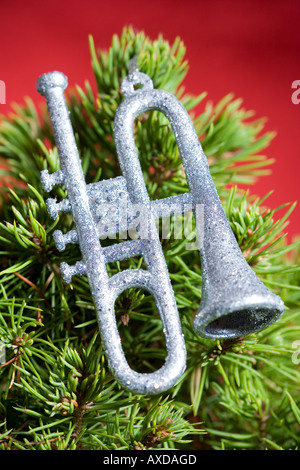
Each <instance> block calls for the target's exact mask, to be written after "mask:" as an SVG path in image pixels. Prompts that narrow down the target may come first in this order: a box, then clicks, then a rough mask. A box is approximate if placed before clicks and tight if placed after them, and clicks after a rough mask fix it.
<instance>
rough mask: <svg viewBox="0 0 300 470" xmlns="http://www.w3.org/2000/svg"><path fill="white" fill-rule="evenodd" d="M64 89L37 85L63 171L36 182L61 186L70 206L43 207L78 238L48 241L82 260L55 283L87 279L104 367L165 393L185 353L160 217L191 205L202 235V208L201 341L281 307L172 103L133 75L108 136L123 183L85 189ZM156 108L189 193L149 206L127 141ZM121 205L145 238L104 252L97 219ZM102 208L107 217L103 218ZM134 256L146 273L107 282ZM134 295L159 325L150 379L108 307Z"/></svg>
mask: <svg viewBox="0 0 300 470" xmlns="http://www.w3.org/2000/svg"><path fill="white" fill-rule="evenodd" d="M137 86H139V87H137ZM66 87H67V78H66V76H65V75H64V74H62V73H60V72H51V73H47V74H44V75H42V76H41V77H39V79H38V82H37V90H38V91H39V93H40V94H42V95H43V96H45V98H46V101H47V106H48V111H49V115H50V119H51V122H52V127H53V132H54V138H55V142H56V145H57V149H58V153H59V158H60V162H61V170H59V171H57V172H55V173H53V174H49V173H48V171H47V170H44V171H42V173H41V180H42V183H43V187H44V189H45V191H50V190H51V189H52V186H53V185H55V184H64V185H65V187H66V189H67V193H68V198H67V199H64V200H62V201H61V202H56V200H54V199H48V200H47V206H48V211H49V213H50V215H51V216H52V217H53V218H56V217H57V216H58V213H59V212H60V211H65V212H71V213H72V216H73V219H74V222H75V226H76V230H72V231H70V232H68V233H66V234H63V233H62V232H61V231H59V230H57V231H55V232H54V239H55V242H56V246H57V248H58V250H60V251H63V250H64V249H65V246H66V244H68V243H78V244H79V246H80V250H81V253H82V260H81V261H78V262H77V263H75V265H73V266H69V265H68V264H67V263H65V262H63V263H62V264H61V272H62V276H63V278H64V280H65V281H66V282H67V283H69V282H71V279H72V276H74V275H82V274H85V275H86V276H87V278H88V282H89V285H90V289H91V292H92V295H93V298H94V303H95V307H96V312H97V318H98V322H99V328H100V331H101V335H102V339H103V343H104V346H105V349H106V354H107V357H108V361H109V365H110V367H111V369H112V371H113V373H114V375H115V377H116V378H117V380H118V381H119V382H120V383H121V384H122V385H123V386H124V387H125V388H127V389H129V390H131V391H133V392H135V393H139V394H146V395H154V394H157V393H162V392H164V391H166V390H168V389H169V388H171V387H172V386H173V385H174V384H175V383H176V382H177V381H178V380H179V379H180V377H181V376H182V374H183V372H184V369H185V366H186V349H185V342H184V337H183V334H182V330H181V325H180V320H179V315H178V310H177V305H176V301H175V297H174V293H173V289H172V286H171V282H170V279H169V275H168V270H167V266H166V262H165V259H164V255H163V252H162V248H161V244H160V240H159V235H158V232H157V228H156V218H157V217H164V216H167V215H168V214H174V213H184V212H185V210H190V208H191V207H192V208H193V211H194V215H195V217H196V226H197V229H199V220H197V218H198V212H197V207H198V206H201V205H202V207H203V205H204V227H202V229H204V236H203V242H202V243H201V246H199V249H200V256H201V267H202V276H203V286H202V300H201V304H200V309H199V312H198V314H197V315H196V318H195V321H194V328H195V330H196V332H197V333H198V334H199V335H201V336H203V337H205V338H210V339H217V338H224V339H225V338H235V337H239V336H243V335H246V334H248V333H251V332H254V331H258V330H260V329H262V328H264V327H266V326H268V325H270V324H271V323H273V322H274V321H275V320H277V319H278V318H279V317H280V315H281V314H282V313H283V311H284V304H283V302H282V300H281V299H280V297H278V296H277V295H275V294H273V293H272V292H271V291H270V290H269V289H267V287H266V286H265V285H264V284H263V283H262V282H261V281H260V280H259V279H258V278H257V277H256V275H255V273H254V271H253V270H252V269H251V268H250V266H249V265H248V264H247V262H246V260H245V258H244V256H243V254H242V252H241V250H240V248H239V246H238V244H237V242H236V239H235V237H234V235H233V233H232V230H231V228H230V225H229V222H228V220H227V218H226V216H225V213H224V211H223V208H222V205H221V202H220V200H219V197H218V194H217V191H216V188H215V186H214V183H213V180H212V178H211V175H210V172H209V167H208V163H207V159H206V157H205V154H204V152H203V150H202V148H201V145H200V143H199V139H198V137H197V134H196V132H195V130H194V128H193V125H192V122H191V120H190V117H189V115H188V113H187V112H186V110H185V108H184V106H183V105H182V104H181V103H180V102H179V101H178V100H177V99H176V98H175V96H173V95H171V94H170V93H167V92H166V91H163V90H156V89H153V83H152V81H151V79H150V78H149V77H148V76H147V75H145V74H143V73H141V72H139V71H138V70H137V69H134V70H132V71H131V73H129V75H128V76H127V77H126V78H125V79H124V80H123V82H122V86H121V89H122V92H123V94H124V95H125V100H124V101H123V102H122V103H121V105H120V106H119V108H118V110H117V112H116V116H115V120H114V138H115V143H116V149H117V155H118V159H119V163H120V166H121V170H122V174H123V176H120V177H116V178H112V179H109V180H102V181H99V182H98V183H92V184H86V183H85V179H84V176H83V172H82V167H81V162H80V158H79V154H78V149H77V146H76V142H75V138H74V134H73V130H72V125H71V122H70V118H69V111H68V109H67V106H66V102H65V99H64V90H65V89H66ZM153 109H155V110H158V111H161V112H162V113H163V114H165V116H166V117H167V118H168V120H169V122H170V124H171V126H172V128H173V131H174V134H175V138H176V142H177V145H178V148H179V152H180V155H181V158H182V162H183V166H184V170H185V173H186V177H187V182H188V186H189V190H190V191H189V192H188V193H185V194H182V195H180V196H172V197H168V198H165V199H161V200H156V201H150V198H149V196H148V193H147V190H146V185H145V182H144V178H143V174H142V170H141V167H140V163H139V158H138V153H137V149H136V146H135V141H134V136H133V124H134V120H135V119H136V118H137V117H138V116H139V115H140V114H142V113H144V112H146V111H149V110H153ZM122 198H124V199H125V200H126V201H127V208H132V207H134V206H135V205H137V206H138V207H145V208H146V209H147V210H146V213H147V217H146V219H147V224H146V225H147V231H146V234H145V233H142V231H141V230H138V231H137V238H135V239H131V240H128V241H124V242H122V243H115V244H113V245H111V246H108V247H102V246H101V243H100V238H101V236H102V235H105V233H106V234H107V233H108V232H107V229H106V227H105V225H103V218H104V220H105V217H109V212H111V208H113V210H112V212H113V218H116V217H117V215H116V214H117V213H118V211H119V205H120V200H121V199H122ZM107 204H108V205H109V207H110V211H109V210H108V211H106V212H105V211H104V212H103V211H102V212H101V209H102V208H103V207H105V206H106V205H107ZM174 207H175V208H176V209H174ZM114 208H115V210H114ZM178 208H179V209H178ZM187 208H188V209H187ZM99 209H100V211H99ZM156 209H159V210H156ZM129 212H130V211H129ZM99 213H100V215H99ZM103 214H104V215H103ZM110 215H111V214H110ZM134 219H135V218H134V216H132V217H130V216H126V218H125V219H124V218H123V220H121V221H119V225H118V231H119V232H121V231H123V230H127V229H129V228H130V227H132V226H133V225H134V222H135V220H134ZM100 222H102V224H100ZM99 227H100V228H99ZM101 227H102V228H101ZM137 255H142V256H143V259H144V262H145V264H146V267H147V269H146V270H143V269H130V270H129V269H128V270H124V271H121V272H119V273H117V274H115V275H114V276H112V277H109V276H108V273H107V270H106V264H107V263H110V262H113V261H117V260H123V259H126V258H131V257H133V256H137ZM131 287H139V288H143V289H145V290H147V291H149V292H150V293H151V294H152V295H153V297H154V298H155V300H156V304H157V307H158V310H159V314H160V318H161V321H162V325H163V331H164V334H165V339H166V348H167V356H166V359H165V364H164V365H163V366H162V367H161V368H160V369H159V370H157V371H155V372H153V373H148V374H145V373H138V372H136V371H134V370H132V369H131V368H130V366H129V365H128V363H127V360H126V358H125V355H124V352H123V350H122V346H121V340H120V336H119V333H118V329H117V324H116V319H115V313H114V303H115V300H116V298H117V297H118V295H119V294H120V293H121V292H122V291H124V290H125V289H128V288H131Z"/></svg>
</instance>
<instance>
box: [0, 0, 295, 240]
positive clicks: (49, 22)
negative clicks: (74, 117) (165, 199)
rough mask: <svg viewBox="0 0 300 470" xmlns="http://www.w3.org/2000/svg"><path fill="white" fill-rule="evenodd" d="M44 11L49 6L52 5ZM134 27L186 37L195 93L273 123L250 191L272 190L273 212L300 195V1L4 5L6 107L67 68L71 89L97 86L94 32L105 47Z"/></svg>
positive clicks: (1, 41) (0, 17)
mask: <svg viewBox="0 0 300 470" xmlns="http://www.w3.org/2000/svg"><path fill="white" fill-rule="evenodd" d="M46 5H47V6H46ZM125 25H132V26H133V27H134V28H135V29H137V30H144V31H145V32H146V34H147V35H149V36H150V37H151V38H153V39H155V38H156V36H157V35H158V34H159V33H162V34H163V35H164V37H165V38H166V39H168V40H170V41H173V40H174V38H175V37H176V36H177V35H179V36H180V37H181V38H182V39H183V41H184V43H185V45H186V46H187V55H186V57H187V59H188V60H189V64H190V71H189V73H188V76H187V78H186V80H185V85H186V89H187V91H188V92H190V93H194V94H199V93H200V92H202V91H204V90H205V91H207V92H208V97H209V99H210V100H212V101H213V102H214V103H216V102H217V101H218V100H219V99H221V98H222V97H223V96H224V95H226V94H227V93H229V92H233V93H234V94H235V96H236V97H242V98H243V99H244V106H245V107H246V108H247V109H254V110H255V111H256V117H257V118H258V117H263V116H267V117H268V123H267V129H269V130H275V131H276V132H277V137H276V138H275V140H274V141H273V142H272V144H271V146H270V147H269V148H268V149H267V150H266V151H265V153H266V154H267V155H268V156H269V157H274V158H275V159H276V163H275V164H274V165H273V166H272V175H271V176H265V177H262V178H261V179H260V180H259V181H258V183H257V184H256V185H255V187H254V188H253V189H252V192H255V193H256V194H258V195H261V196H262V195H264V194H265V193H266V192H268V191H269V190H271V189H274V194H273V195H272V196H271V198H270V199H269V200H268V201H269V205H270V206H271V207H275V206H278V205H280V204H282V203H285V202H290V201H295V200H297V199H298V198H299V182H298V174H299V168H300V163H299V156H300V152H299V149H300V143H299V140H298V132H299V122H300V119H299V118H300V104H299V105H295V104H293V103H292V101H291V95H292V92H293V90H292V88H291V84H292V82H293V81H294V80H297V79H300V70H299V68H300V60H299V53H300V32H299V30H300V28H299V27H300V2H299V1H298V2H297V1H293V0H287V1H284V0H282V1H279V0H272V1H269V0H242V1H241V0H217V1H215V0H212V1H208V0H205V1H202V0H199V1H196V0H184V1H182V0H152V1H149V2H146V1H144V0H139V1H138V0H132V1H130V0H128V1H121V0H110V1H104V0H100V1H97V0H85V1H84V2H79V1H74V0H73V1H71V0H51V2H46V1H40V0H33V1H30V0H28V1H24V0H22V1H21V0H11V1H6V2H4V1H3V0H0V28H1V30H0V47H1V55H0V79H1V80H4V81H5V83H6V87H7V98H6V100H7V104H6V105H4V104H2V105H0V113H4V114H6V113H8V112H9V109H10V107H9V103H11V102H17V103H22V102H23V97H24V96H25V95H29V96H31V97H32V98H33V99H34V101H35V102H36V103H38V102H39V101H40V100H41V97H40V96H39V95H38V94H37V92H36V91H35V83H36V79H37V77H38V76H39V75H41V74H42V73H44V72H48V71H51V70H61V71H63V72H64V73H65V74H66V75H68V77H69V83H70V85H75V84H79V85H83V83H84V80H85V79H86V78H88V79H89V80H90V81H91V82H92V84H93V85H94V83H93V77H92V72H91V68H90V56H89V50H88V34H92V35H93V36H94V39H95V43H96V46H97V47H101V48H107V47H108V46H109V45H110V42H111V36H112V35H113V34H114V33H118V34H120V33H121V31H122V28H123V26H125ZM299 211H300V209H299V208H296V210H295V212H294V213H293V215H292V216H291V217H290V220H291V223H290V226H289V228H288V231H289V240H290V241H291V239H292V236H293V235H294V234H296V233H300V224H299V222H298V220H299Z"/></svg>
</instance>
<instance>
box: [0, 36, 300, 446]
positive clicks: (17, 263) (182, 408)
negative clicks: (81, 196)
mask: <svg viewBox="0 0 300 470" xmlns="http://www.w3.org/2000/svg"><path fill="white" fill-rule="evenodd" d="M90 48H91V56H92V67H93V71H94V76H95V84H96V86H95V90H93V88H92V87H91V86H90V85H89V83H88V82H87V83H86V84H85V87H84V89H82V88H80V87H77V92H76V93H75V92H74V91H72V90H71V91H69V92H68V95H67V104H68V109H69V111H70V119H71V122H72V128H73V130H74V135H75V140H76V146H77V148H78V150H79V155H80V159H81V163H82V171H83V175H84V179H85V182H86V185H87V187H89V188H90V190H91V195H93V191H92V188H93V184H95V185H96V186H94V190H95V196H99V192H98V191H97V190H96V188H97V185H98V182H99V181H100V180H101V182H103V188H104V185H105V184H106V183H105V181H107V180H108V181H109V180H110V179H111V178H116V177H121V176H120V175H121V171H120V168H119V166H118V158H117V152H116V145H115V141H114V139H113V122H114V119H115V116H116V112H117V109H118V107H119V106H120V105H121V106H122V104H121V103H122V102H124V103H125V102H126V100H127V98H126V97H125V99H124V96H123V94H122V93H121V92H120V84H121V83H120V81H119V78H121V79H122V78H125V77H126V76H127V73H128V63H129V62H130V59H131V58H133V57H134V56H135V55H136V54H137V53H139V56H138V68H139V70H140V71H141V72H142V73H145V74H146V75H148V76H149V77H151V80H152V81H153V85H154V89H155V90H160V89H162V90H166V91H168V92H169V93H171V94H172V95H175V96H176V97H177V99H179V100H180V101H181V103H182V104H183V105H184V107H185V109H186V110H187V111H188V112H189V114H190V116H191V117H192V121H193V126H194V128H195V131H196V133H197V136H198V138H199V139H200V141H201V146H202V147H203V150H204V152H205V154H206V155H207V159H208V163H209V171H210V173H211V175H212V178H213V181H214V184H215V186H216V189H217V191H218V194H219V196H220V200H221V202H222V206H223V208H224V212H225V214H226V217H227V218H228V221H229V224H230V227H231V229H232V231H233V234H234V237H235V239H236V240H237V243H238V245H239V247H240V249H241V251H242V253H243V256H244V258H245V260H246V262H247V264H249V266H250V267H251V269H252V270H253V271H254V272H255V274H256V275H257V276H258V277H259V279H260V280H261V281H263V283H264V284H265V285H266V286H267V287H268V288H269V289H271V290H272V291H273V292H274V293H275V294H277V295H280V297H281V298H282V300H283V301H284V304H285V306H286V311H285V312H284V314H283V315H282V317H281V318H280V319H279V320H278V321H276V322H275V323H273V324H272V325H270V326H268V327H267V328H264V329H262V330H260V331H258V330H257V331H255V332H254V333H251V334H247V335H246V334H245V335H244V336H241V337H236V338H230V337H229V338H228V337H227V338H221V339H218V340H214V339H211V338H207V337H203V336H201V335H199V334H198V333H197V332H196V331H195V330H194V329H193V319H194V318H195V315H197V312H198V311H199V304H200V301H203V296H204V294H202V291H201V286H202V285H203V278H202V276H203V272H202V270H201V264H200V257H199V252H198V251H197V250H193V251H192V250H189V249H187V248H186V239H180V238H176V237H175V236H174V230H175V223H174V221H171V224H170V237H169V238H163V237H162V239H161V243H162V250H163V254H164V258H165V262H166V265H167V267H168V273H169V276H170V279H171V282H172V288H173V291H174V296H175V300H176V304H177V308H178V312H179V317H180V323H181V329H182V332H183V333H184V340H185V345H186V351H187V361H186V362H187V368H186V370H185V372H184V373H183V375H182V377H181V378H180V379H179V381H178V382H177V384H176V385H175V386H173V387H172V388H171V389H170V390H168V392H167V393H164V392H162V391H160V394H158V395H157V396H151V395H150V396H145V395H142V394H136V393H132V392H131V391H128V390H127V389H126V388H125V387H122V386H120V385H119V382H118V381H117V380H116V379H115V376H114V375H113V374H111V372H110V369H109V367H108V362H107V358H106V355H105V348H104V345H103V342H102V340H101V338H100V335H99V329H98V325H97V318H96V313H95V306H94V302H93V295H92V293H91V292H90V287H89V284H88V279H87V276H76V277H74V278H73V281H72V283H71V284H69V285H66V284H65V282H64V281H63V279H62V276H61V271H60V269H59V266H60V264H61V263H62V262H65V263H67V264H68V265H70V266H72V265H74V264H76V262H77V261H78V260H80V259H81V257H82V254H81V253H80V249H79V244H78V243H77V234H76V232H77V227H76V226H75V224H74V219H73V215H72V214H70V213H68V212H63V211H62V212H61V213H60V215H59V218H57V219H55V220H54V221H53V219H51V217H50V216H49V213H48V208H47V206H46V204H45V199H44V196H45V194H44V190H43V189H42V186H41V181H40V172H41V171H42V170H46V169H47V170H48V172H49V178H51V174H55V175H56V176H55V177H54V178H55V181H56V182H58V183H59V182H62V181H63V179H62V177H63V174H60V173H56V171H59V170H60V169H61V163H60V159H59V155H58V152H57V147H56V145H55V142H54V139H53V130H52V128H51V123H50V122H49V118H48V112H47V111H46V110H45V112H44V113H42V115H40V113H38V112H37V111H36V108H35V106H34V105H33V104H32V102H31V101H30V100H27V101H26V104H25V105H23V106H19V107H15V109H14V114H13V115H12V116H10V117H7V118H2V121H1V130H0V155H1V157H2V160H1V164H3V165H6V169H5V168H4V169H2V170H1V174H2V182H5V185H4V186H3V187H2V188H1V205H0V211H1V221H2V222H1V223H0V237H1V259H0V260H1V277H0V284H1V286H0V287H1V292H2V298H1V299H0V306H1V308H0V321H1V323H0V340H1V341H2V345H4V347H5V355H3V357H4V356H5V359H3V361H4V362H3V363H2V364H0V366H1V367H0V381H1V389H0V390H1V392H0V394H1V395H0V403H1V406H0V422H1V427H0V448H1V449H43V450H46V449H47V450H49V449H68V450H72V449H106V450H129V449H139V450H141V449H153V448H157V449H161V448H163V449H188V450H194V449H260V450H263V449H296V448H297V447H298V446H299V442H298V441H299V438H298V434H299V433H298V422H299V413H300V407H299V406H300V401H299V396H300V395H299V383H300V371H299V365H298V363H297V361H298V356H299V354H298V351H297V341H298V340H299V325H300V324H299V318H300V317H299V301H300V296H299V287H298V286H299V244H298V243H296V242H295V243H294V244H293V245H287V243H286V241H285V239H284V230H285V227H286V223H287V219H288V217H289V215H290V213H291V211H292V210H293V207H294V205H293V204H289V205H287V206H286V209H284V206H283V207H281V208H277V209H274V210H269V209H265V206H266V197H267V196H266V197H264V198H262V199H258V198H255V197H254V196H252V195H251V194H250V193H249V192H248V191H247V192H246V191H244V190H243V189H242V187H239V185H240V184H243V185H245V184H246V185H247V186H250V185H251V183H252V182H253V181H254V180H255V178H257V177H258V176H263V174H264V172H265V171H266V167H268V165H269V163H270V161H269V160H267V159H266V157H264V156H263V149H264V148H265V147H266V146H267V145H268V143H269V142H270V140H271V139H272V138H273V134H272V133H266V132H263V125H264V121H263V120H251V119H250V117H251V114H249V112H248V111H246V110H244V109H243V108H242V107H241V101H240V100H238V99H234V98H233V97H232V95H229V96H227V97H225V98H224V99H223V100H222V101H221V102H220V103H217V104H216V105H215V106H213V105H212V104H211V103H210V102H208V103H207V104H206V105H204V103H203V99H204V97H205V95H204V94H203V93H202V94H201V95H199V96H198V97H193V96H190V95H188V94H186V93H185V92H184V90H183V89H182V88H181V87H180V85H181V83H182V80H183V78H184V76H185V74H186V71H187V64H186V62H184V60H183V57H184V52H185V49H184V46H183V44H182V42H180V40H176V41H175V43H174V44H172V45H170V44H169V43H168V42H167V41H165V40H163V38H161V37H160V38H158V39H157V40H156V41H151V40H150V39H149V38H147V37H146V36H145V35H144V33H139V34H135V33H134V32H133V31H132V30H131V29H125V30H124V32H123V33H122V35H121V37H120V38H119V37H116V36H115V37H114V38H113V41H112V45H111V47H110V49H109V51H107V52H103V51H96V50H95V47H94V44H93V41H92V39H90ZM154 64H155V66H154ZM137 88H138V87H137ZM129 98H130V97H128V99H129ZM201 101H202V103H201ZM199 103H201V104H200V106H199V108H197V110H196V105H198V104H199ZM133 131H134V137H135V142H136V148H137V152H138V154H139V160H140V164H141V168H142V172H143V177H144V180H145V182H146V186H147V192H148V194H149V197H150V199H151V201H152V202H154V201H157V200H163V199H165V198H167V197H173V196H181V195H182V194H183V193H188V192H189V191H190V190H191V188H190V187H188V186H187V183H186V178H185V174H184V171H183V169H182V161H183V160H182V159H181V158H180V156H179V150H178V147H177V145H176V141H175V137H176V136H175V135H174V132H173V130H172V129H171V127H170V125H169V121H168V119H167V117H166V116H164V114H163V113H161V112H158V111H156V110H151V111H149V113H148V115H147V116H146V115H145V113H143V114H142V115H140V116H139V117H138V118H137V119H136V121H135V124H134V128H133ZM43 174H44V176H46V175H47V172H46V173H43ZM8 177H9V178H10V180H8V179H7V178H8ZM49 178H47V177H46V178H45V180H47V179H48V181H49V183H51V181H50V180H49ZM121 178H122V177H121ZM121 181H122V180H121ZM227 183H230V187H229V186H228V185H227ZM12 184H13V189H11V188H10V187H11V185H12ZM234 185H237V186H236V187H235V186H234ZM108 188H109V186H108ZM123 189H124V186H123V185H122V184H121V191H123ZM112 195H113V192H112ZM52 197H56V199H57V202H56V203H59V204H60V203H62V206H63V207H64V204H65V203H64V202H63V200H64V199H68V198H69V193H68V194H67V191H66V190H65V188H64V187H63V186H62V185H60V184H58V185H55V186H53V189H52ZM113 202H114V200H113ZM186 202H187V203H189V202H190V201H189V200H186ZM49 206H51V203H50V204H49ZM54 207H56V206H54ZM279 209H280V210H281V212H284V213H283V214H281V213H280V212H278V214H279V216H277V218H276V220H275V214H276V215H277V213H276V211H279ZM107 214H108V215H109V213H107ZM97 215H98V217H99V220H100V218H101V217H102V215H103V214H102V213H99V214H97ZM104 215H105V214H104ZM185 216H186V214H185V215H183V216H181V217H183V218H184V217H185ZM108 219H109V217H108ZM108 219H107V220H108ZM101 220H102V219H101ZM97 225H98V224H97ZM58 229H60V230H61V231H62V232H59V231H57V230H58ZM74 230H76V232H75V231H74ZM193 231H194V232H193V233H196V226H195V225H193ZM104 232H105V230H104ZM54 233H55V234H56V235H55V238H56V243H57V246H56V244H55V243H54V237H53V235H54ZM107 233H108V232H107ZM102 235H105V233H102ZM130 241H135V242H136V243H138V240H130ZM72 242H73V243H72ZM116 242H118V244H120V245H124V244H125V243H127V242H121V240H119V239H117V240H115V239H109V237H107V239H103V241H102V239H101V246H102V247H103V251H105V250H107V251H106V253H109V251H110V250H111V246H113V245H114V244H116ZM119 242H120V243H119ZM64 247H65V250H64V251H63V252H61V251H60V250H62V249H63V248H64ZM288 252H289V257H287V256H286V254H287V253H288ZM82 267H83V268H84V266H82ZM106 268H107V272H108V275H109V277H110V278H111V279H113V276H115V275H117V273H121V272H122V271H124V270H126V269H131V270H133V271H134V270H136V269H144V266H143V261H142V259H141V257H140V256H139V255H137V256H135V257H134V258H128V259H123V260H121V261H111V262H109V263H108V264H107V265H106ZM69 274H72V272H70V273H69ZM201 297H202V299H201ZM115 318H116V322H117V326H118V331H119V334H120V338H121V341H122V349H123V351H124V355H125V357H126V359H127V361H128V364H129V366H130V367H131V369H133V370H134V371H137V372H138V373H140V374H152V373H154V372H155V371H158V370H159V369H160V368H161V367H162V366H163V364H164V363H165V360H166V358H165V351H166V349H167V348H166V344H165V336H164V332H163V331H162V330H163V326H164V325H162V321H161V318H160V316H159V314H158V312H157V311H156V308H155V299H153V296H152V295H149V294H148V292H147V291H145V290H144V289H138V288H137V287H135V288H129V289H126V290H125V291H123V292H122V293H121V294H120V295H119V297H118V298H117V299H116V302H115ZM201 334H202V333H201ZM298 349H299V347H298ZM1 357H2V356H1Z"/></svg>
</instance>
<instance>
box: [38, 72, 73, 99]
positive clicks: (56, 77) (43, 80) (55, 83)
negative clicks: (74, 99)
mask: <svg viewBox="0 0 300 470" xmlns="http://www.w3.org/2000/svg"><path fill="white" fill-rule="evenodd" d="M67 86H68V79H67V77H66V76H65V75H64V74H63V73H62V72H56V71H55V72H48V73H44V74H43V75H41V76H40V77H39V78H38V80H37V83H36V89H37V91H38V92H39V93H40V94H41V95H42V96H45V94H46V93H47V91H49V90H50V89H51V88H62V89H63V90H65V89H66V88H67Z"/></svg>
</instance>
